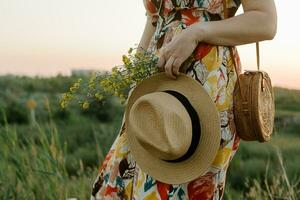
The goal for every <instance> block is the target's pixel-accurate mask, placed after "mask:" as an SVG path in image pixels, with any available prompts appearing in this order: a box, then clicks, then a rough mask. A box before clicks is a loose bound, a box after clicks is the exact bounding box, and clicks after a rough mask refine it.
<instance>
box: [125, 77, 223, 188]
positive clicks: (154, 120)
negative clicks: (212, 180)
mask: <svg viewBox="0 0 300 200" xmlns="http://www.w3.org/2000/svg"><path fill="white" fill-rule="evenodd" d="M220 127H221V125H220V119H219V114H218V111H217V109H216V106H215V104H214V102H213V101H212V99H211V97H210V96H209V94H208V93H207V92H206V90H205V89H204V88H203V87H202V85H201V84H199V83H198V82H197V81H196V80H194V79H193V78H191V77H189V76H188V75H186V74H184V73H180V75H178V76H177V79H176V80H173V79H171V78H169V77H167V76H166V75H165V73H164V72H161V73H157V74H155V75H152V76H150V77H148V78H146V79H144V80H143V81H142V82H140V83H139V84H138V85H137V86H136V87H135V88H134V89H133V90H132V91H131V94H130V96H129V97H128V99H127V105H126V108H125V129H126V134H127V141H128V145H129V149H130V151H131V153H132V155H133V157H134V159H135V160H136V163H137V165H138V166H139V167H140V168H141V169H142V170H143V171H144V172H146V173H147V174H149V175H150V176H152V177H153V178H154V179H156V180H158V181H161V182H164V183H169V184H181V183H185V182H189V181H191V180H194V179H196V178H197V177H199V176H201V175H203V174H204V173H205V172H207V170H208V168H209V167H210V166H211V164H212V162H213V160H214V158H215V156H216V154H217V151H218V149H219V147H220V140H221V138H220V129H221V128H220Z"/></svg>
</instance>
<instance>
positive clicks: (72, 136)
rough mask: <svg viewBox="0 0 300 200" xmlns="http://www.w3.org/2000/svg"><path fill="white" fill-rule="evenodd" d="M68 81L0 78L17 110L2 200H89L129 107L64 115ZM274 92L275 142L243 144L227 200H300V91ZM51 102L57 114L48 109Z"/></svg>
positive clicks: (0, 166) (1, 160)
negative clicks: (61, 100) (31, 103)
mask: <svg viewBox="0 0 300 200" xmlns="http://www.w3.org/2000/svg"><path fill="white" fill-rule="evenodd" d="M67 79H68V78H67V77H57V78H56V79H49V80H45V79H34V78H24V77H23V78H19V79H18V78H16V77H6V78H4V79H1V78H0V86H2V88H6V89H4V90H3V91H2V92H0V108H1V109H2V108H7V109H6V111H10V113H9V114H8V115H7V116H10V123H7V120H5V118H4V120H3V117H1V119H0V200H2V199H4V200H7V199H8V200H10V199H21V200H23V199H24V200H25V199H42V200H43V199H47V200H48V199H49V200H52V199H59V200H60V199H68V198H77V199H89V196H90V193H91V187H92V183H93V181H94V179H95V178H96V173H97V170H98V167H99V166H100V165H101V163H102V161H103V158H104V156H105V155H106V153H107V152H108V150H109V148H110V146H111V144H112V143H113V141H114V139H115V137H116V135H117V133H118V131H119V128H120V124H121V117H122V114H123V108H121V107H120V106H119V105H115V104H113V106H112V107H110V108H107V107H105V106H104V107H102V108H101V112H102V111H103V112H104V115H102V116H107V117H109V115H108V114H112V115H113V119H110V120H109V121H107V122H105V123H104V121H101V120H99V118H98V119H97V118H95V117H91V115H90V114H84V113H82V112H80V111H78V110H76V109H75V108H74V107H72V108H71V109H70V110H67V111H61V110H60V109H59V108H58V97H59V93H60V92H62V91H65V90H66V88H68V87H67V86H68V85H70V84H71V83H72V82H73V81H74V80H75V77H73V78H72V80H71V79H68V80H67ZM7 83H9V84H7ZM43 84H44V85H43ZM62 86H63V87H64V88H65V89H63V87H62ZM274 92H275V97H276V100H275V103H276V120H275V129H274V131H275V134H274V137H273V138H272V140H271V141H270V142H268V143H264V144H260V143H257V142H244V141H243V142H242V143H241V145H240V148H239V150H238V152H237V153H236V155H235V157H234V158H233V160H232V162H231V164H230V167H229V171H228V175H227V181H226V188H225V196H224V199H225V200H227V199H228V200H238V199H256V200H260V199H274V200H275V199H276V200H277V199H297V197H298V196H300V193H299V191H300V189H299V188H300V186H299V184H300V170H299V169H300V167H299V166H300V159H299V155H300V137H299V136H300V91H297V90H287V89H283V88H274ZM29 98H33V99H35V100H36V102H37V108H36V110H35V111H36V119H37V121H38V123H36V124H30V123H29V121H30V120H29V119H30V118H28V115H27V114H28V111H29V110H28V109H27V108H26V106H25V104H24V103H26V101H27V100H28V99H29ZM46 98H49V102H50V106H51V111H52V113H51V112H50V111H48V110H45V108H44V106H43V105H44V104H43V103H44V100H45V99H46ZM12 100H13V101H12ZM9 102H14V104H11V105H10V104H9ZM4 105H6V106H4ZM102 109H103V110H102ZM105 109H107V110H105ZM98 110H99V109H98V108H97V109H95V110H94V114H98ZM49 112H50V113H49ZM18 114H20V116H17V115H18ZM14 117H16V118H14ZM22 117H23V118H22ZM27 118H28V119H27ZM18 121H20V122H22V121H23V122H24V123H15V122H18ZM27 121H28V122H27ZM276 148H279V150H280V152H281V155H278V154H277V150H276ZM281 159H282V162H280V160H281Z"/></svg>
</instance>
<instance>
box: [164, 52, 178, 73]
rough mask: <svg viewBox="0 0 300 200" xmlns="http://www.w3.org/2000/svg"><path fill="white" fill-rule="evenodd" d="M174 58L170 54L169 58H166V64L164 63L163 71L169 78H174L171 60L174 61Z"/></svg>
mask: <svg viewBox="0 0 300 200" xmlns="http://www.w3.org/2000/svg"><path fill="white" fill-rule="evenodd" d="M174 60H175V58H174V57H173V56H170V58H169V59H168V61H167V63H166V65H165V72H166V75H167V76H169V77H170V78H173V79H176V76H175V74H173V69H172V68H173V62H174Z"/></svg>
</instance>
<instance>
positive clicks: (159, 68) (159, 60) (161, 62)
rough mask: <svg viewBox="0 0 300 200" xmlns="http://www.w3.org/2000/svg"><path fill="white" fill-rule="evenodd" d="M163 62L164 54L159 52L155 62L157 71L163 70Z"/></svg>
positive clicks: (164, 60)
mask: <svg viewBox="0 0 300 200" xmlns="http://www.w3.org/2000/svg"><path fill="white" fill-rule="evenodd" d="M165 63H166V59H165V56H164V54H161V56H160V57H159V59H158V62H157V67H158V71H160V72H162V71H164V65H165Z"/></svg>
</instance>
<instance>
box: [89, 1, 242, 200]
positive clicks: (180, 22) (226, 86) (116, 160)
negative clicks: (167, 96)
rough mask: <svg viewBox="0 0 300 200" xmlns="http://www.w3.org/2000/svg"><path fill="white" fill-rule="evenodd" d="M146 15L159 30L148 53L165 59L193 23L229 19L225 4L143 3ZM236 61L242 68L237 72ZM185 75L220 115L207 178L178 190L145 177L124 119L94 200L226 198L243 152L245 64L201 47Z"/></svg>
mask: <svg viewBox="0 0 300 200" xmlns="http://www.w3.org/2000/svg"><path fill="white" fill-rule="evenodd" d="M143 3H144V5H145V8H146V12H145V14H146V15H149V16H151V17H152V18H151V19H152V24H153V25H154V26H155V27H156V29H155V33H154V34H153V36H152V38H151V41H150V44H149V47H148V49H147V50H148V51H152V52H153V53H155V54H156V55H159V54H160V48H161V47H163V46H164V45H166V44H167V43H168V42H170V41H171V40H172V37H174V36H175V35H176V34H178V33H180V31H182V30H183V29H185V28H186V27H187V26H189V25H191V24H193V23H196V22H197V23H201V22H205V21H213V20H221V19H224V10H223V3H222V0H143ZM239 6H240V0H227V7H228V11H229V12H228V13H230V14H231V15H234V13H235V11H236V10H237V9H238V7H239ZM233 59H234V61H235V62H236V64H237V66H238V72H236V71H235V70H234V65H233ZM182 68H185V70H184V72H185V73H186V74H187V75H189V76H191V77H192V78H194V79H195V80H197V81H198V82H199V84H201V85H202V86H203V87H204V88H205V89H206V91H207V92H208V94H209V95H210V97H211V98H212V100H213V101H214V102H215V105H216V107H217V109H218V111H219V116H220V121H221V127H220V129H221V141H220V148H219V151H218V153H217V156H216V158H215V159H214V162H213V163H212V165H211V167H210V169H209V170H208V171H207V172H206V174H204V175H202V176H200V177H198V178H197V179H195V180H193V181H191V182H188V183H184V184H178V185H174V184H173V185H172V184H166V183H163V182H160V181H158V180H155V179H154V178H152V177H151V176H149V175H148V174H146V173H145V172H143V171H142V170H141V169H140V168H139V166H138V164H137V163H136V162H135V160H134V158H133V156H132V155H131V153H130V150H129V148H128V144H127V141H126V130H125V126H124V117H123V121H122V125H121V128H120V131H119V134H118V135H117V137H116V139H115V141H114V143H113V144H112V146H111V148H110V150H109V152H108V154H107V155H106V158H105V160H104V162H103V163H102V166H101V167H100V169H99V172H98V175H97V177H96V180H95V182H94V184H93V189H92V195H91V200H108V199H114V200H118V199H119V200H129V199H130V200H139V199H145V200H156V199H157V200H171V199H172V200H175V199H178V200H188V199H189V200H208V199H212V200H218V199H221V198H222V196H223V194H224V188H225V180H226V172H227V168H228V165H229V163H230V161H231V159H232V158H233V156H234V154H235V152H236V151H237V149H238V146H239V142H240V138H239V137H238V135H237V133H236V127H235V124H234V118H233V117H234V115H233V107H232V106H233V90H234V86H235V83H236V80H237V73H240V72H241V64H240V59H239V55H238V52H237V51H236V48H233V58H232V57H231V56H230V52H229V49H228V47H225V46H216V45H211V44H205V43H201V42H199V44H198V46H197V47H196V48H195V50H194V52H193V54H192V55H191V56H190V57H189V58H188V59H187V60H186V61H185V62H184V64H183V65H182Z"/></svg>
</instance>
